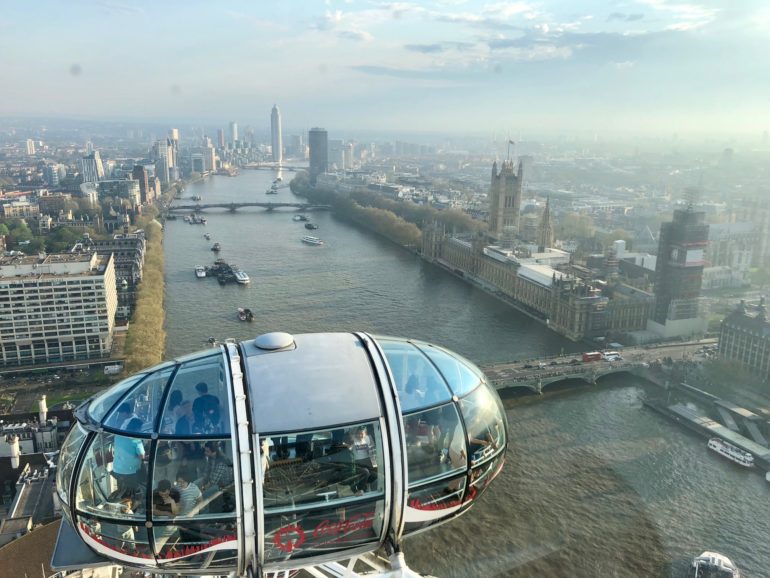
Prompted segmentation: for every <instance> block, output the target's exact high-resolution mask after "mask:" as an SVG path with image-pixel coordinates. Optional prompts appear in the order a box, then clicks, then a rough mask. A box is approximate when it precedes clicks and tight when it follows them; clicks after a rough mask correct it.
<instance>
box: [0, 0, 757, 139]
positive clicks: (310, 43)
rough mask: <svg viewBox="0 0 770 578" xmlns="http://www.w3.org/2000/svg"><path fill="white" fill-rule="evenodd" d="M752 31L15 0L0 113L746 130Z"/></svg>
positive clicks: (413, 126) (305, 7) (493, 11)
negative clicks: (275, 111) (275, 114)
mask: <svg viewBox="0 0 770 578" xmlns="http://www.w3.org/2000/svg"><path fill="white" fill-rule="evenodd" d="M768 40H770V3H768V2H767V1H766V0H760V1H751V0H734V1H725V2H711V1H705V2H701V1H698V0H693V1H692V2H688V1H686V0H683V1H681V2H680V1H666V0H635V1H611V0H610V1H599V0H597V1H586V2H578V1H577V0H575V1H572V0H569V1H567V0H565V1H561V2H552V1H544V2H538V1H532V2H529V1H526V2H483V1H463V0H435V1H432V2H379V1H360V0H349V1H334V0H329V1H327V2H321V1H319V2H310V1H304V2H299V1H297V2H295V1H292V0H274V1H273V0H259V1H257V0H251V1H243V2H237V1H217V0H210V1H206V2H202V1H196V0H155V1H152V2H150V1H147V2H139V1H133V2H131V1H129V0H116V1H113V0H98V1H87V0H67V1H66V2H64V1H41V0H36V1H31V2H27V1H23V0H19V1H17V2H8V3H3V9H2V11H0V116H20V115H23V116H32V115H34V116H41V115H45V116H52V115H56V116H87V117H95V118H99V117H101V118H120V119H137V120H145V119H146V120H161V119H164V120H165V119H168V120H169V121H173V120H179V121H182V120H185V121H187V120H193V121H195V120H198V121H200V122H216V123H222V124H224V123H226V122H227V121H228V120H237V121H238V122H239V123H240V124H241V125H242V126H243V125H246V124H251V125H253V126H254V127H255V128H259V127H260V126H261V125H263V124H264V125H265V127H268V126H269V115H270V108H271V106H272V105H273V103H277V104H278V105H279V107H280V108H281V111H282V114H283V122H284V126H287V127H290V128H301V127H309V126H314V125H319V126H325V127H327V128H328V129H331V130H334V129H338V130H350V129H355V128H360V129H396V130H409V131H414V132H417V131H423V130H425V131H454V130H457V131H471V132H474V133H487V134H488V133H490V132H493V131H502V132H506V131H511V132H512V133H513V134H522V133H523V134H525V135H526V134H532V133H535V132H537V131H539V130H548V131H560V130H564V131H570V130H598V131H599V132H603V131H636V130H649V131H656V132H657V131H660V132H661V133H665V134H671V133H674V132H679V133H682V134H685V133H688V132H691V131H697V132H705V133H712V132H713V133H719V132H723V131H729V132H736V133H746V134H756V135H760V134H761V133H762V131H763V130H765V129H766V128H768V127H770V90H768V89H769V88H770V86H769V85H770V57H769V56H768V54H769V53H770V52H769V50H768V46H769V45H770V43H769V42H768Z"/></svg>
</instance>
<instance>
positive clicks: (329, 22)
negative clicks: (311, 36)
mask: <svg viewBox="0 0 770 578" xmlns="http://www.w3.org/2000/svg"><path fill="white" fill-rule="evenodd" d="M340 22H342V11H341V10H335V11H333V12H332V11H331V10H327V11H326V12H325V13H324V15H323V16H319V17H318V18H316V20H315V22H314V23H313V24H311V25H310V28H312V29H313V30H333V29H334V28H335V27H336V26H337V25H338V24H339V23H340Z"/></svg>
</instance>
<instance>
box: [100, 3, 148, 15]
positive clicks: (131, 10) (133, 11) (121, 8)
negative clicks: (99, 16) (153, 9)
mask: <svg viewBox="0 0 770 578" xmlns="http://www.w3.org/2000/svg"><path fill="white" fill-rule="evenodd" d="M96 4H97V6H101V7H102V8H104V9H106V10H107V11H108V12H114V13H115V14H119V15H121V16H136V15H141V16H144V14H145V13H144V10H143V9H141V8H139V7H138V6H130V5H128V4H118V3H117V2H108V1H106V0H102V1H100V2H97V3H96Z"/></svg>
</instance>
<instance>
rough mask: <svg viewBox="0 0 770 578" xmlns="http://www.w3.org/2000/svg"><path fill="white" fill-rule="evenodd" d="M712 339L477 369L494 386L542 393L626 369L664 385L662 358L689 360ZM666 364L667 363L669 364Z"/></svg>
mask: <svg viewBox="0 0 770 578" xmlns="http://www.w3.org/2000/svg"><path fill="white" fill-rule="evenodd" d="M714 343H716V340H714V339H703V340H700V341H694V342H688V343H675V344H661V345H657V346H641V347H626V348H624V349H623V350H621V352H620V353H621V355H622V359H620V360H617V361H605V360H599V361H589V362H584V361H582V357H581V354H579V353H577V354H573V355H560V356H556V357H546V358H541V359H529V360H520V361H512V362H507V363H494V364H489V365H482V366H481V370H482V371H483V372H484V374H485V375H486V376H487V378H488V379H489V382H490V383H491V384H492V385H493V386H494V387H495V388H496V389H497V390H498V391H502V390H510V389H513V388H526V389H529V390H530V391H532V392H534V393H543V392H544V390H545V389H546V388H547V387H548V386H551V385H553V384H556V383H559V382H564V381H567V380H576V381H578V382H580V381H582V382H584V383H589V384H595V383H596V382H597V380H599V379H600V378H602V377H605V376H607V375H613V374H620V373H627V374H630V375H634V376H637V377H641V378H643V379H646V380H648V381H651V382H653V383H656V384H658V385H661V386H665V385H667V381H668V379H667V377H668V372H667V371H665V370H663V369H662V367H664V361H665V360H667V359H668V360H670V361H671V362H672V363H678V362H682V361H687V360H691V359H693V358H695V357H696V355H698V353H699V352H700V351H701V350H703V348H704V347H708V346H713V344H714ZM669 367H670V366H669Z"/></svg>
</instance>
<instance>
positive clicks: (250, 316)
mask: <svg viewBox="0 0 770 578" xmlns="http://www.w3.org/2000/svg"><path fill="white" fill-rule="evenodd" d="M238 319H240V320H241V321H254V313H252V312H251V309H249V308H248V307H238Z"/></svg>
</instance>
